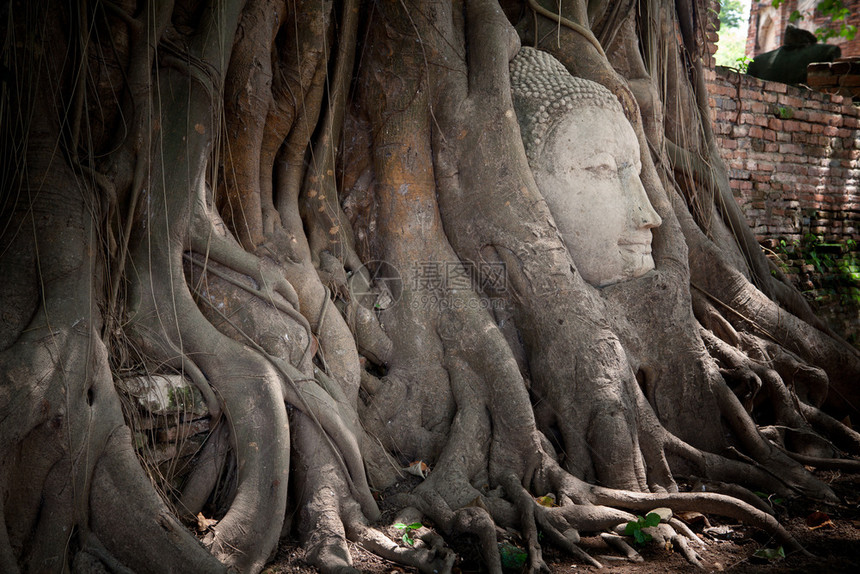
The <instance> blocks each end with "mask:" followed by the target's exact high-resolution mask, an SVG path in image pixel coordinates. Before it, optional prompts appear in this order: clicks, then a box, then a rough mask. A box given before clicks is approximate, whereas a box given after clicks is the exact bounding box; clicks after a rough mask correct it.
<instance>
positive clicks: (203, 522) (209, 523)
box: [197, 512, 218, 532]
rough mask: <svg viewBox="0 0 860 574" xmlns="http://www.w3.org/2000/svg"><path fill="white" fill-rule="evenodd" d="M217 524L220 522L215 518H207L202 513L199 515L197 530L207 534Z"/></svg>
mask: <svg viewBox="0 0 860 574" xmlns="http://www.w3.org/2000/svg"><path fill="white" fill-rule="evenodd" d="M216 524H218V521H217V520H215V519H214V518H206V517H205V516H203V513H202V512H198V513H197V530H199V531H200V532H206V531H207V530H209V529H210V528H212V527H213V526H215V525H216Z"/></svg>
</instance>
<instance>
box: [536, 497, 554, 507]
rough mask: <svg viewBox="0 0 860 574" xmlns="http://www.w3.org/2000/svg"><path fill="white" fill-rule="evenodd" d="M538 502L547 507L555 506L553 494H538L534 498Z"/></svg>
mask: <svg viewBox="0 0 860 574" xmlns="http://www.w3.org/2000/svg"><path fill="white" fill-rule="evenodd" d="M535 500H536V501H537V503H538V504H540V505H541V506H546V507H547V508H552V507H553V506H555V495H554V494H547V495H545V496H538V497H536V498H535Z"/></svg>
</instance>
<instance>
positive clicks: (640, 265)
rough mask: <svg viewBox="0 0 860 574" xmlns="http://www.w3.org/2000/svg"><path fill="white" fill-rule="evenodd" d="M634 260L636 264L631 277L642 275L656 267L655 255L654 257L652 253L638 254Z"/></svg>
mask: <svg viewBox="0 0 860 574" xmlns="http://www.w3.org/2000/svg"><path fill="white" fill-rule="evenodd" d="M634 262H635V266H634V268H633V272H632V273H631V274H630V278H631V279H635V278H636V277H642V276H643V275H645V274H646V273H648V272H649V271H653V270H654V267H655V266H654V257H652V256H651V254H650V253H647V254H641V255H637V256H636V258H635V260H634Z"/></svg>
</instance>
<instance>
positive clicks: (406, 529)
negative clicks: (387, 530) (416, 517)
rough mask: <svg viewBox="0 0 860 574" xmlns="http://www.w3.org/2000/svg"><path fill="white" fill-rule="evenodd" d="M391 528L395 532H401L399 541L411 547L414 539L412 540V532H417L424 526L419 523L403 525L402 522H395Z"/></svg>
mask: <svg viewBox="0 0 860 574" xmlns="http://www.w3.org/2000/svg"><path fill="white" fill-rule="evenodd" d="M393 526H394V528H396V529H397V530H402V531H403V536H401V537H400V539H401V540H403V543H404V544H408V545H409V546H412V545H413V544H415V539H414V538H412V531H413V530H418V529H419V528H421V527H422V526H424V525H423V524H421V523H420V522H413V523H412V524H403V523H402V522H395V523H394V524H393Z"/></svg>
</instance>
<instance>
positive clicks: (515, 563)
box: [499, 542, 529, 570]
mask: <svg viewBox="0 0 860 574" xmlns="http://www.w3.org/2000/svg"><path fill="white" fill-rule="evenodd" d="M499 557H500V558H501V559H502V566H503V567H504V568H508V569H511V570H521V569H522V567H523V566H525V564H526V560H528V558H529V554H528V552H526V551H525V550H523V549H522V548H520V547H519V546H517V545H516V544H511V543H510V542H499Z"/></svg>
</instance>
